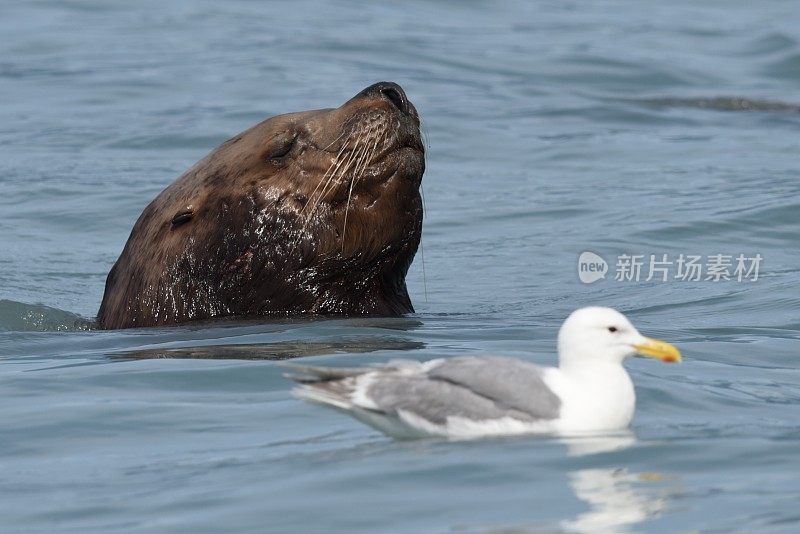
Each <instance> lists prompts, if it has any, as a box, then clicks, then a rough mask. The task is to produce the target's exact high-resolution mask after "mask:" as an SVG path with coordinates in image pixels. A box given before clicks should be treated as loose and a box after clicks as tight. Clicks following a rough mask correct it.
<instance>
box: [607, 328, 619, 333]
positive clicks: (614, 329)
mask: <svg viewBox="0 0 800 534" xmlns="http://www.w3.org/2000/svg"><path fill="white" fill-rule="evenodd" d="M608 331H609V332H611V333H614V332H616V331H617V327H616V326H609V327H608Z"/></svg>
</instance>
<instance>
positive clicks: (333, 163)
mask: <svg viewBox="0 0 800 534" xmlns="http://www.w3.org/2000/svg"><path fill="white" fill-rule="evenodd" d="M349 140H350V139H349V138H348V140H347V141H349ZM345 148H347V142H344V143H342V148H340V149H339V153H338V154H336V157H335V158H333V161H331V164H330V166H329V167H328V170H326V171H325V174H323V175H322V178H320V179H319V182H317V187H315V188H314V190H313V191H312V192H311V194H310V195H309V196H308V201H307V202H306V203H305V205H304V206H303V207H302V209H301V210H300V213H303V211H305V209H306V207H307V206H308V205H309V204H311V200H312V199H313V198H314V195H315V194H316V192H317V190H318V189H319V186H321V185H322V183H323V182H325V180H326V179H329V176H328V175H329V173H333V172H336V171H335V170H334V168H335V167H337V165H338V164H340V163H341V160H340V159H339V158H341V156H342V154H343V153H344V150H345Z"/></svg>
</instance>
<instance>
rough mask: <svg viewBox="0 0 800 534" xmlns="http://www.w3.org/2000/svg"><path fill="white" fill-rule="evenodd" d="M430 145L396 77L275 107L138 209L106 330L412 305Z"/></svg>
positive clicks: (105, 316) (109, 294) (109, 296)
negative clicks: (327, 99)
mask: <svg viewBox="0 0 800 534" xmlns="http://www.w3.org/2000/svg"><path fill="white" fill-rule="evenodd" d="M424 170H425V150H424V147H423V144H422V139H421V135H420V130H419V115H418V113H417V110H416V108H415V107H414V105H413V104H412V103H411V102H410V101H409V100H408V97H407V96H406V94H405V92H404V91H403V89H402V88H400V86H399V85H397V84H395V83H391V82H380V83H376V84H374V85H371V86H369V87H367V88H366V89H364V90H363V91H361V92H360V93H358V94H357V95H356V96H355V97H353V98H351V99H350V100H348V101H347V102H345V103H344V104H343V105H342V106H340V107H338V108H335V109H321V110H315V111H303V112H299V113H291V114H287V115H279V116H276V117H272V118H270V119H267V120H265V121H264V122H261V123H259V124H257V125H256V126H254V127H252V128H250V129H249V130H246V131H244V132H242V133H241V134H239V135H237V136H235V137H233V138H232V139H229V140H228V141H226V142H225V143H223V144H222V145H221V146H219V147H218V148H217V149H215V150H214V151H212V152H211V153H210V154H209V155H208V156H206V157H205V158H203V159H202V160H200V161H199V162H198V163H197V164H195V165H194V166H193V167H192V168H190V169H189V170H188V171H186V172H185V173H184V174H183V175H182V176H181V177H179V178H178V179H177V180H175V182H173V183H172V184H171V185H170V186H169V187H167V188H166V189H165V190H164V191H163V192H161V194H159V195H158V196H157V197H156V199H155V200H153V201H152V202H151V203H150V204H149V205H148V206H147V207H146V208H145V209H144V211H143V212H142V214H141V216H140V217H139V219H138V220H137V221H136V224H135V225H134V227H133V230H132V232H131V235H130V237H129V238H128V242H127V243H126V245H125V248H124V250H123V251H122V254H121V255H120V257H119V259H118V260H117V262H116V263H115V264H114V266H113V268H112V269H111V272H109V274H108V278H107V280H106V287H105V294H104V295H103V302H102V304H101V305H100V310H99V312H98V315H97V323H98V327H99V328H102V329H115V328H130V327H143V326H156V325H169V324H176V323H181V322H185V321H192V320H200V319H209V318H214V317H223V316H280V315H301V314H315V315H316V314H319V315H385V316H396V315H400V314H404V313H409V312H413V311H414V308H413V306H412V305H411V300H410V298H409V296H408V291H407V289H406V283H405V276H406V272H407V271H408V268H409V266H410V264H411V261H412V259H413V258H414V254H415V252H416V250H417V246H418V245H419V240H420V235H421V231H422V201H421V197H420V193H419V187H420V184H421V181H422V174H423V172H424Z"/></svg>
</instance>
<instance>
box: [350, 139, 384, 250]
mask: <svg viewBox="0 0 800 534" xmlns="http://www.w3.org/2000/svg"><path fill="white" fill-rule="evenodd" d="M372 133H373V129H372V128H370V131H369V132H368V134H367V141H366V142H365V143H364V150H363V151H362V152H361V156H360V159H359V161H358V163H357V164H356V167H355V169H354V170H353V174H352V176H351V178H350V190H349V191H348V192H347V204H345V206H344V224H343V225H342V253H344V238H345V236H346V235H347V215H348V213H349V212H350V200H351V199H352V197H353V187H354V186H355V184H356V181H357V180H358V178H359V177H360V175H361V173H363V172H364V170H365V169H366V166H367V163H368V162H369V160H370V159H371V157H372V154H374V152H375V146H376V143H373V144H372V150H370V149H369V137H370V135H372Z"/></svg>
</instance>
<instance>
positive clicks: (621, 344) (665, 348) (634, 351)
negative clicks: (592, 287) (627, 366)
mask: <svg viewBox="0 0 800 534" xmlns="http://www.w3.org/2000/svg"><path fill="white" fill-rule="evenodd" d="M633 355H639V356H645V357H647V358H656V359H659V360H661V361H664V362H670V363H672V362H680V361H681V354H680V352H679V351H678V349H676V348H675V347H674V346H672V345H670V344H669V343H667V342H665V341H660V340H658V339H651V338H648V337H645V336H643V335H642V334H640V333H639V331H638V330H636V328H635V327H634V326H633V325H632V324H631V322H630V321H629V320H628V318H627V317H625V316H624V315H622V314H621V313H620V312H618V311H616V310H612V309H611V308H601V307H596V306H591V307H588V308H580V309H578V310H575V311H574V312H572V314H571V315H570V316H569V317H567V320H566V321H564V324H563V325H562V326H561V330H559V332H558V357H559V363H560V365H561V367H564V366H570V365H572V364H577V365H581V366H585V365H587V364H591V363H612V364H622V362H623V361H624V360H625V358H627V357H628V356H633Z"/></svg>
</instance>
